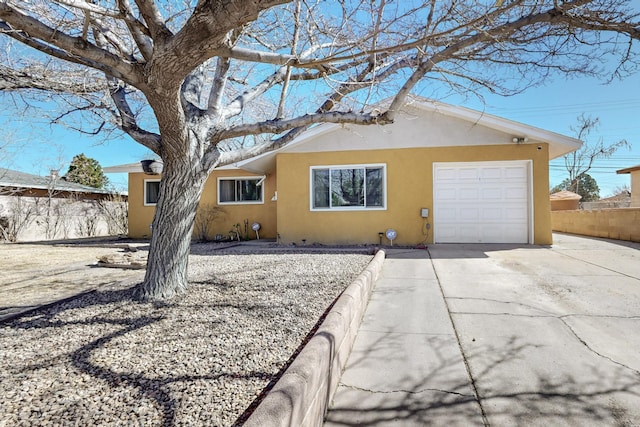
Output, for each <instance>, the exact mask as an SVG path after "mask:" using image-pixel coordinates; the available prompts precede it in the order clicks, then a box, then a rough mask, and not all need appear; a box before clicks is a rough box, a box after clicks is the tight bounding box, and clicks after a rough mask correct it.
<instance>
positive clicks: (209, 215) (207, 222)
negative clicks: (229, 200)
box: [194, 203, 224, 242]
mask: <svg viewBox="0 0 640 427" xmlns="http://www.w3.org/2000/svg"><path fill="white" fill-rule="evenodd" d="M223 215H224V210H223V209H222V208H221V207H218V206H214V205H212V204H209V203H207V204H204V205H201V206H200V207H199V208H198V213H197V214H196V223H195V225H194V230H195V233H194V234H195V237H196V238H197V239H198V240H201V241H203V242H206V241H207V240H209V236H210V233H209V231H210V228H211V226H212V225H213V223H214V222H215V221H216V220H217V219H218V218H219V217H221V216H223Z"/></svg>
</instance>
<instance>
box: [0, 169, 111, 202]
mask: <svg viewBox="0 0 640 427" xmlns="http://www.w3.org/2000/svg"><path fill="white" fill-rule="evenodd" d="M0 195H3V196H24V197H54V198H58V199H60V198H69V197H75V198H77V199H83V200H99V199H105V198H109V197H111V196H113V192H111V191H108V190H103V189H100V188H93V187H88V186H86V185H82V184H77V183H75V182H67V181H65V180H64V178H62V177H60V176H57V175H56V174H52V175H49V176H40V175H32V174H29V173H24V172H19V171H15V170H11V169H5V168H0Z"/></svg>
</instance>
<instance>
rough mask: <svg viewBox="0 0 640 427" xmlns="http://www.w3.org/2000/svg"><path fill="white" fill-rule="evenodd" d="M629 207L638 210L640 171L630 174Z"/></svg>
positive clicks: (639, 206)
mask: <svg viewBox="0 0 640 427" xmlns="http://www.w3.org/2000/svg"><path fill="white" fill-rule="evenodd" d="M631 207H632V208H640V170H637V171H633V172H631Z"/></svg>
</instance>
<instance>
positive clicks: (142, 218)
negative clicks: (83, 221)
mask: <svg viewBox="0 0 640 427" xmlns="http://www.w3.org/2000/svg"><path fill="white" fill-rule="evenodd" d="M251 176H262V175H259V174H253V173H249V172H245V171H240V170H222V171H215V172H214V173H213V174H211V176H210V177H209V179H208V180H207V183H206V184H205V187H204V190H203V192H202V198H201V200H200V206H204V205H211V206H218V204H217V200H218V190H217V189H218V186H217V182H218V177H251ZM158 178H159V176H150V175H145V174H143V173H131V174H129V236H130V237H132V238H148V237H150V227H149V226H150V225H151V223H152V222H153V215H154V212H155V207H154V206H144V180H145V179H158ZM263 185H264V203H262V204H223V205H220V206H219V207H220V208H221V209H222V214H221V215H219V216H218V217H217V218H216V221H215V222H214V223H213V225H212V226H211V227H210V231H209V236H208V237H209V238H210V239H213V238H214V237H215V235H216V234H222V235H224V236H228V234H229V231H231V230H232V229H233V225H234V224H240V226H241V227H240V228H241V235H242V236H243V237H244V221H245V220H248V221H249V233H248V234H249V238H250V239H255V238H256V233H255V232H254V231H253V230H251V224H253V223H254V222H258V223H260V226H261V228H260V231H259V234H260V238H275V237H276V202H275V201H272V200H271V199H272V198H273V196H274V194H275V186H276V179H275V176H274V175H273V174H271V175H267V176H266V179H265V181H264V184H263Z"/></svg>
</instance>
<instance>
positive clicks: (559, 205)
mask: <svg viewBox="0 0 640 427" xmlns="http://www.w3.org/2000/svg"><path fill="white" fill-rule="evenodd" d="M580 199H582V196H581V195H579V194H576V193H574V192H572V191H567V190H563V191H558V192H557V193H553V194H551V195H550V196H549V200H550V201H551V210H552V211H573V210H577V209H579V208H580Z"/></svg>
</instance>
